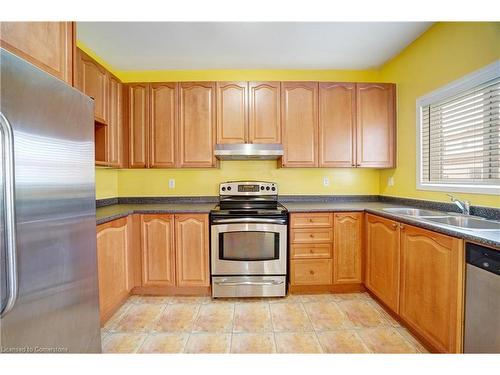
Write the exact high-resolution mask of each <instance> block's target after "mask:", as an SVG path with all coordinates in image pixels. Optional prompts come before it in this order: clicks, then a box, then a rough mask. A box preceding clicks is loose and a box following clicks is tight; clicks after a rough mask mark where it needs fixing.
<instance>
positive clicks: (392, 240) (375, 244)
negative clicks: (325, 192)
mask: <svg viewBox="0 0 500 375" xmlns="http://www.w3.org/2000/svg"><path fill="white" fill-rule="evenodd" d="M365 228H366V243H365V244H366V248H365V251H366V275H365V285H366V287H367V288H368V289H369V290H370V291H371V292H372V293H373V294H375V295H376V296H377V297H378V298H379V299H380V300H381V301H382V302H384V303H385V304H386V305H387V306H388V307H389V308H391V309H392V310H393V311H394V312H396V313H397V312H398V311H399V261H400V251H399V232H400V228H399V223H397V222H395V221H392V220H389V219H384V218H381V217H378V216H374V215H370V214H367V215H366V223H365Z"/></svg>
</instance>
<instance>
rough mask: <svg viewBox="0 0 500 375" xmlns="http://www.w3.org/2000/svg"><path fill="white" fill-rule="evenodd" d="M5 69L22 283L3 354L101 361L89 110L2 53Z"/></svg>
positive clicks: (68, 91)
mask: <svg viewBox="0 0 500 375" xmlns="http://www.w3.org/2000/svg"><path fill="white" fill-rule="evenodd" d="M0 65H1V92H0V111H1V112H2V114H3V115H4V116H5V118H6V119H8V121H9V122H10V124H11V125H12V129H13V138H14V162H15V173H14V176H15V214H16V221H15V223H16V235H17V243H16V250H17V251H16V252H17V280H18V297H17V300H16V302H15V304H14V305H13V307H12V309H11V310H10V311H9V312H8V313H7V314H5V315H4V316H3V317H2V318H1V320H0V340H1V341H0V349H1V350H2V351H3V352H27V353H30V352H73V353H84V352H94V353H95V352H100V351H101V342H100V324H99V305H98V287H97V285H98V284H97V259H96V232H95V229H96V226H95V189H94V121H93V102H92V100H91V99H90V98H88V97H87V96H85V95H83V94H81V93H80V92H79V91H77V90H75V89H73V88H72V87H70V86H68V85H67V84H66V83H65V82H63V81H60V80H58V79H56V78H54V77H52V76H50V75H48V74H46V73H45V72H43V71H41V70H39V69H38V68H36V67H34V66H33V65H31V64H29V63H27V62H26V61H24V60H22V59H20V58H18V57H16V56H14V55H12V54H10V53H9V52H7V51H5V50H4V49H1V57H0ZM2 172H3V171H2ZM2 175H4V173H2ZM2 182H3V181H2ZM2 186H3V184H2ZM2 196H4V194H3V191H2ZM2 203H4V202H2ZM2 207H3V206H2ZM2 220H3V218H2ZM2 225H4V223H2ZM2 228H4V227H3V226H2ZM4 232H5V231H3V232H2V241H4V239H5V235H4V234H5V233H4ZM1 250H2V254H5V244H2V248H1ZM4 257H5V256H4V255H2V263H1V267H2V279H1V281H2V289H1V290H2V302H4V298H5V294H8V291H7V289H8V288H7V287H6V285H5V284H6V283H7V282H6V280H5V278H4V277H3V275H5V272H4V271H5V267H6V266H5V261H4ZM6 288H7V289H6Z"/></svg>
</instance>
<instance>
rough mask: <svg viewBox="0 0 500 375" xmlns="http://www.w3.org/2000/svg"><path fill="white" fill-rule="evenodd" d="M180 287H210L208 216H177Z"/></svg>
mask: <svg viewBox="0 0 500 375" xmlns="http://www.w3.org/2000/svg"><path fill="white" fill-rule="evenodd" d="M175 246H176V252H175V256H176V266H177V285H178V286H209V285H210V272H209V265H208V259H209V251H208V246H209V245H208V215H205V214H179V215H175Z"/></svg>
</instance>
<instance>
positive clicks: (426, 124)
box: [417, 61, 500, 194]
mask: <svg viewBox="0 0 500 375" xmlns="http://www.w3.org/2000/svg"><path fill="white" fill-rule="evenodd" d="M499 118H500V61H499V62H496V63H494V64H491V65H489V66H487V67H486V68H483V69H481V70H479V71H477V72H474V73H472V74H470V75H468V76H466V77H463V78H462V79H460V80H458V81H455V82H453V83H452V84H450V85H447V86H446V87H443V88H441V89H439V90H437V91H434V92H432V93H431V94H428V95H426V96H424V97H421V98H419V99H418V100H417V140H418V148H417V150H418V154H419V155H418V158H417V174H418V175H417V189H421V190H437V191H455V192H472V193H484V194H500V120H499Z"/></svg>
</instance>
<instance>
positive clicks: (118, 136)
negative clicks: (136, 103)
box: [107, 76, 123, 167]
mask: <svg viewBox="0 0 500 375" xmlns="http://www.w3.org/2000/svg"><path fill="white" fill-rule="evenodd" d="M122 99H123V94H122V84H121V83H120V81H119V80H118V79H117V78H115V77H113V76H110V77H109V121H108V137H107V144H108V147H107V155H108V157H107V159H108V164H109V165H110V166H112V167H121V166H122V160H123V159H122V154H123V153H122V151H123V150H122V147H123V146H122V145H123V100H122Z"/></svg>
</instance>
